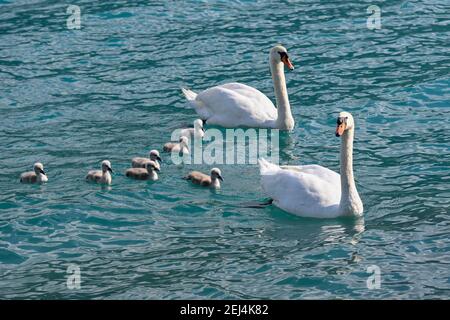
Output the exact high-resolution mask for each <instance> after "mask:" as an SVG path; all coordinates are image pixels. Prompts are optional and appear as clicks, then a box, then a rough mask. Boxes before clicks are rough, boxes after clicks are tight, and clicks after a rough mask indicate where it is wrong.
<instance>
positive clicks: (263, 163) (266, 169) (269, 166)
mask: <svg viewBox="0 0 450 320" xmlns="http://www.w3.org/2000/svg"><path fill="white" fill-rule="evenodd" d="M258 163H259V172H260V173H261V175H262V176H264V175H271V174H273V173H274V172H275V171H277V169H278V168H279V167H278V166H277V165H275V164H273V163H270V162H269V161H267V160H266V159H264V158H260V159H258Z"/></svg>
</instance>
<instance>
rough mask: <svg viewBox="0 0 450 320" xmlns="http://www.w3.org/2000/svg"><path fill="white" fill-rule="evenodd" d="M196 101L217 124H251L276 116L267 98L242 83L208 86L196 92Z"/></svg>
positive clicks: (275, 111) (272, 118)
mask: <svg viewBox="0 0 450 320" xmlns="http://www.w3.org/2000/svg"><path fill="white" fill-rule="evenodd" d="M197 101H200V103H201V105H202V106H203V107H204V108H206V109H207V113H208V114H209V115H210V118H215V122H217V123H218V124H225V125H226V124H228V125H230V126H236V125H252V124H254V123H261V122H264V121H267V120H274V119H276V117H277V110H276V108H275V106H274V105H273V103H272V102H271V101H270V99H269V98H267V97H266V96H265V95H264V94H263V93H261V92H260V91H258V90H256V89H254V88H251V87H249V86H246V85H243V84H238V83H228V84H225V85H221V86H216V87H212V88H209V89H207V90H205V91H203V92H201V93H199V94H198V96H197Z"/></svg>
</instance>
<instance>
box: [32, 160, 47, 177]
mask: <svg viewBox="0 0 450 320" xmlns="http://www.w3.org/2000/svg"><path fill="white" fill-rule="evenodd" d="M33 170H34V173H36V174H37V175H39V174H40V173H42V174H43V175H44V176H45V171H44V166H43V165H42V163H40V162H36V163H35V164H34V166H33Z"/></svg>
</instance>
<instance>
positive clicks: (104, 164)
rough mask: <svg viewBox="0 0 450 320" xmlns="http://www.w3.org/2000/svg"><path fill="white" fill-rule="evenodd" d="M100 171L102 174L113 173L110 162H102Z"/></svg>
mask: <svg viewBox="0 0 450 320" xmlns="http://www.w3.org/2000/svg"><path fill="white" fill-rule="evenodd" d="M102 171H103V172H106V171H109V172H111V173H112V172H113V171H112V168H111V162H109V161H108V160H103V161H102Z"/></svg>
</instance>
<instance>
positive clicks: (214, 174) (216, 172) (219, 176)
mask: <svg viewBox="0 0 450 320" xmlns="http://www.w3.org/2000/svg"><path fill="white" fill-rule="evenodd" d="M211 178H212V179H219V180H221V181H223V178H222V172H221V171H220V169H219V168H212V169H211Z"/></svg>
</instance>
